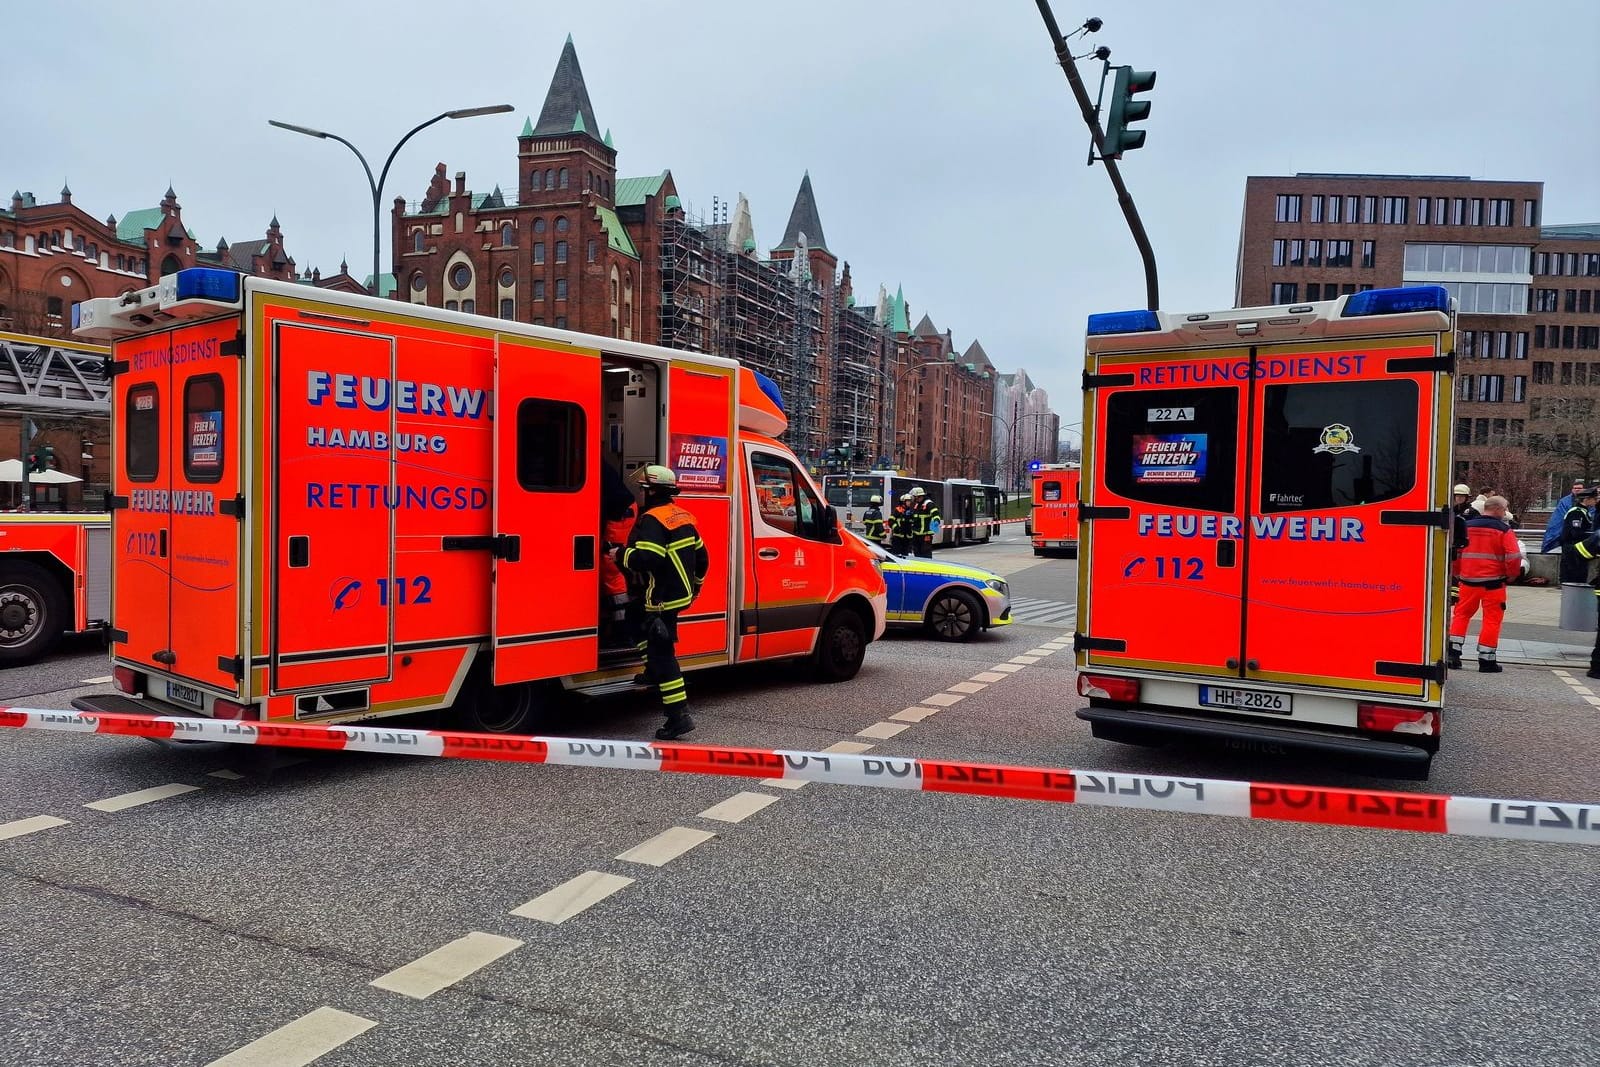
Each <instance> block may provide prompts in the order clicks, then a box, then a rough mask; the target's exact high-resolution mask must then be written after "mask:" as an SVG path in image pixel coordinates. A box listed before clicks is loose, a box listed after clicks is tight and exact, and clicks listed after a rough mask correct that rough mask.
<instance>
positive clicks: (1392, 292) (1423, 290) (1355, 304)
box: [1343, 285, 1450, 318]
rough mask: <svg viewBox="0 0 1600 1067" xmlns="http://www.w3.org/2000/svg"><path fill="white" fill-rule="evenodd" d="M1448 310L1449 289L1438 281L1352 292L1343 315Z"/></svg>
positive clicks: (1396, 313) (1351, 316)
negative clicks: (1398, 287)
mask: <svg viewBox="0 0 1600 1067" xmlns="http://www.w3.org/2000/svg"><path fill="white" fill-rule="evenodd" d="M1449 310H1450V291H1449V290H1448V289H1446V288H1445V287H1444V286H1442V285H1409V286H1406V287H1405V288H1402V289H1368V290H1367V291H1366V292H1364V293H1352V294H1351V295H1350V299H1348V300H1346V301H1345V304H1344V312H1343V316H1344V317H1345V318H1354V317H1356V316H1358V315H1398V314H1400V313H1401V312H1403V311H1444V312H1448V311H1449Z"/></svg>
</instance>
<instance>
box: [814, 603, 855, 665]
mask: <svg viewBox="0 0 1600 1067" xmlns="http://www.w3.org/2000/svg"><path fill="white" fill-rule="evenodd" d="M869 639H870V634H869V633H868V630H867V624H866V623H865V622H863V621H862V618H861V614H860V613H859V612H857V611H856V610H855V609H854V608H850V607H846V606H844V605H840V606H839V607H836V608H834V609H833V611H832V613H831V614H829V616H828V618H827V621H825V622H824V623H823V624H822V632H821V633H819V634H817V651H816V653H815V654H814V655H813V656H812V660H811V662H812V666H813V667H815V669H816V672H817V674H819V675H821V676H822V680H823V681H825V682H848V681H849V680H850V679H852V678H854V677H855V676H856V672H857V671H859V670H860V669H861V663H862V661H863V660H865V659H866V658H867V641H868V640H869Z"/></svg>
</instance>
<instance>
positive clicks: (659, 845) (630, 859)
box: [617, 826, 717, 867]
mask: <svg viewBox="0 0 1600 1067" xmlns="http://www.w3.org/2000/svg"><path fill="white" fill-rule="evenodd" d="M716 836H717V835H716V834H714V833H712V832H711V831H710V830H696V829H694V828H692V827H688V826H674V827H672V828H671V829H668V830H663V831H661V832H660V833H659V834H657V835H656V836H654V837H652V838H649V839H647V840H644V841H641V842H639V843H638V844H637V845H634V846H633V847H632V848H630V849H628V851H626V852H624V853H622V855H620V856H618V857H617V859H619V860H622V861H624V862H626V863H642V864H644V865H645V866H647V867H665V866H666V865H667V864H669V863H671V862H672V861H673V860H675V859H677V858H678V857H679V856H681V855H683V854H684V853H685V852H688V851H689V850H690V849H691V848H698V847H699V846H701V845H703V844H705V843H706V842H707V841H710V840H711V839H712V838H713V837H716Z"/></svg>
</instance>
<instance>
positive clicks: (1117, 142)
mask: <svg viewBox="0 0 1600 1067" xmlns="http://www.w3.org/2000/svg"><path fill="white" fill-rule="evenodd" d="M1116 71H1117V77H1116V80H1115V81H1114V82H1113V83H1112V85H1111V100H1110V103H1109V104H1108V105H1107V106H1106V152H1105V154H1106V156H1107V157H1109V158H1111V159H1121V158H1122V153H1123V152H1125V151H1128V150H1129V149H1133V148H1143V147H1144V134H1145V131H1143V130H1130V129H1128V124H1129V123H1130V122H1142V121H1143V120H1145V119H1147V118H1149V117H1150V101H1148V100H1135V99H1133V94H1135V93H1147V92H1149V91H1150V90H1151V89H1153V88H1155V84H1156V72H1155V71H1153V70H1134V69H1133V68H1132V67H1117V68H1116Z"/></svg>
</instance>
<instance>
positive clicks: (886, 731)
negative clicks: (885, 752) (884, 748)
mask: <svg viewBox="0 0 1600 1067" xmlns="http://www.w3.org/2000/svg"><path fill="white" fill-rule="evenodd" d="M909 729H911V727H910V726H908V725H906V724H905V723H903V722H875V723H873V724H872V725H871V726H869V727H867V728H866V729H865V730H857V731H856V736H857V737H870V738H872V739H873V740H875V741H887V740H889V738H891V737H894V736H896V735H897V734H903V733H905V732H906V731H907V730H909Z"/></svg>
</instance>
